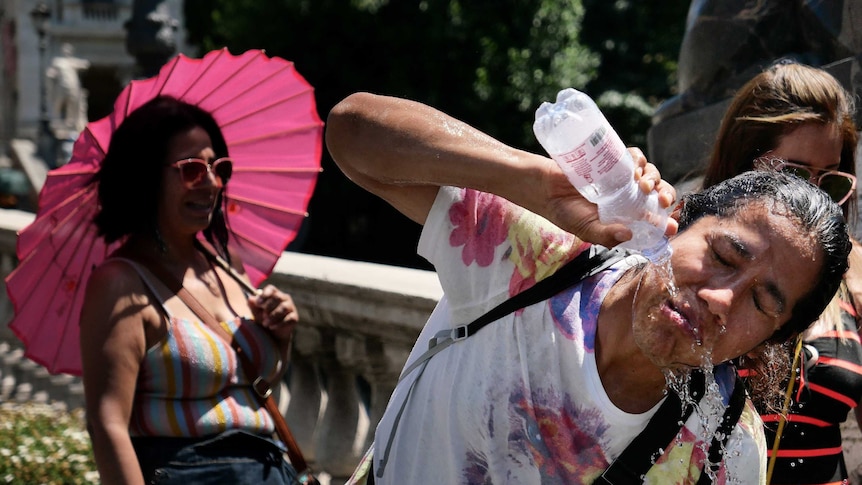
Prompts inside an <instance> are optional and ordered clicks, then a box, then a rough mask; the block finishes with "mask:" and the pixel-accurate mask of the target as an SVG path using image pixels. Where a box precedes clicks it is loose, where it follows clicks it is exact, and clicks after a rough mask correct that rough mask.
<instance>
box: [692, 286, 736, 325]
mask: <svg viewBox="0 0 862 485" xmlns="http://www.w3.org/2000/svg"><path fill="white" fill-rule="evenodd" d="M697 294H698V296H699V297H700V298H701V299H702V300H703V301H704V302H706V306H707V309H709V312H710V313H712V314H713V315H716V316H718V317H719V318H720V319H721V320H722V321H724V320H725V319H726V318H727V315H728V313H729V312H730V308H731V306H732V305H733V298H734V290H733V288H731V287H727V286H725V287H718V288H713V287H703V288H701V289H700V290H698V292H697Z"/></svg>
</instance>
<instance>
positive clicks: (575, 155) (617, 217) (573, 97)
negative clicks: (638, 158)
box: [533, 88, 670, 261]
mask: <svg viewBox="0 0 862 485" xmlns="http://www.w3.org/2000/svg"><path fill="white" fill-rule="evenodd" d="M533 131H534V132H535V134H536V138H537V139H538V140H539V143H541V144H542V146H543V147H544V148H545V150H546V151H547V152H548V154H549V155H551V158H553V159H554V161H556V162H557V164H558V165H559V166H560V168H561V169H562V171H563V173H564V174H565V175H566V177H567V178H568V179H569V181H570V182H571V183H572V185H573V186H574V187H575V188H576V189H577V190H578V191H579V192H580V193H581V194H582V195H583V196H584V198H586V199H587V200H589V201H590V202H593V203H595V204H596V205H597V206H598V214H599V219H600V221H601V222H602V223H605V224H610V223H621V224H624V225H626V226H627V227H628V228H629V229H631V231H632V239H631V240H629V241H627V242H626V243H623V244H621V246H623V247H628V248H631V249H634V250H638V251H641V252H643V253H644V255H645V256H647V257H648V258H649V259H651V260H652V261H663V260H666V259H667V258H668V257H669V256H670V246H669V244H668V241H667V237H666V235H665V232H666V230H667V227H668V211H667V208H666V207H665V206H663V204H662V202H661V201H660V200H659V198H658V194H657V193H656V192H655V191H651V192H649V193H644V191H642V190H640V188H639V182H638V181H636V180H635V164H634V161H633V159H632V157H631V156H630V154H629V152H628V151H627V150H626V148H625V145H623V143H622V141H621V140H620V139H619V137H618V136H617V134H616V132H615V131H614V130H613V128H612V127H611V126H610V124H609V123H608V121H607V119H605V117H604V115H603V114H602V113H601V111H599V109H598V107H597V106H596V104H595V103H594V102H593V100H592V99H590V98H589V96H587V95H586V94H584V93H581V92H580V91H576V90H574V89H571V88H568V89H564V90H562V91H560V92H559V93H558V94H557V100H556V102H555V103H553V104H551V103H542V105H541V106H540V107H539V109H538V110H536V122H535V124H534V125H533Z"/></svg>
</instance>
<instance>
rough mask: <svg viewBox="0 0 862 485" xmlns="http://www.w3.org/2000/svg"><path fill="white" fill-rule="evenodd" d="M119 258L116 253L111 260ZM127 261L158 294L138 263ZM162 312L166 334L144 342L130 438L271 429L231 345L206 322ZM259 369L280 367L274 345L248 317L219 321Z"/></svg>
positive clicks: (268, 370) (268, 371) (269, 419)
mask: <svg viewBox="0 0 862 485" xmlns="http://www.w3.org/2000/svg"><path fill="white" fill-rule="evenodd" d="M116 259H120V258H116ZM124 261H127V262H128V263H129V264H131V266H132V267H134V268H135V270H136V271H137V272H138V274H139V275H140V276H141V279H142V280H143V281H144V283H145V284H146V285H147V287H148V288H149V290H150V292H151V293H152V294H153V295H156V298H157V299H158V296H157V295H159V293H158V292H156V291H155V289H154V287H153V285H152V283H151V282H150V281H149V279H148V278H147V276H146V274H145V273H144V272H143V271H142V269H141V268H140V267H139V266H138V265H137V264H136V263H134V262H132V261H129V260H124ZM158 301H159V304H160V305H161V307H162V309H163V311H164V312H165V315H167V317H168V320H169V323H168V331H167V335H166V336H165V337H164V338H163V339H162V340H161V341H160V342H158V343H157V344H155V345H153V346H152V347H151V348H149V349H148V350H147V352H146V354H145V356H144V360H143V362H142V363H141V368H140V371H139V373H138V381H137V387H136V390H135V400H134V403H133V407H132V416H131V421H130V423H129V433H130V434H131V435H132V436H172V437H194V436H207V435H213V434H218V433H221V432H223V431H226V430H229V429H242V430H246V431H249V432H251V433H256V434H271V433H272V432H273V431H274V429H275V427H274V423H273V420H272V417H271V416H270V414H269V413H268V412H267V411H266V409H265V408H263V406H261V405H260V403H259V401H258V400H257V398H256V396H255V395H254V392H253V391H252V389H251V387H250V386H251V385H250V382H249V380H248V379H247V378H246V376H245V373H244V372H243V371H242V367H241V366H240V362H239V361H238V359H237V355H236V351H234V349H233V348H232V347H231V345H230V344H229V343H228V342H225V341H224V340H223V339H222V338H220V337H219V336H218V334H216V333H215V332H213V331H212V330H211V329H210V328H209V327H208V326H207V325H206V324H205V323H204V322H202V321H199V320H189V319H186V318H178V317H175V316H173V315H171V312H170V311H168V309H167V307H166V306H165V304H164V301H162V300H161V299H158ZM221 325H222V327H223V328H224V329H225V330H226V331H227V333H228V334H230V335H232V336H233V338H234V339H235V340H236V341H237V343H238V344H239V346H240V347H241V348H242V349H243V351H244V352H245V353H246V355H248V356H249V357H250V359H251V361H252V362H253V363H254V367H255V369H261V370H262V372H261V374H262V375H265V376H269V375H272V374H273V373H274V372H275V371H276V370H277V369H278V367H279V365H280V355H281V353H280V350H279V346H278V343H277V342H276V341H275V340H274V339H273V338H272V337H271V336H270V335H269V334H268V332H267V331H266V330H265V329H264V328H263V327H261V326H260V325H257V324H256V323H255V322H254V321H253V320H252V319H250V318H244V317H236V318H234V319H233V320H231V321H227V322H221Z"/></svg>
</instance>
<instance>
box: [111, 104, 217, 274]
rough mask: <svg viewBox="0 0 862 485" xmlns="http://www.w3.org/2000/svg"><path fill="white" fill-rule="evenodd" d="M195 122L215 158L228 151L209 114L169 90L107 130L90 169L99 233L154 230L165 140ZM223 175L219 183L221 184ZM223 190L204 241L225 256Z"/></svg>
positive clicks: (113, 235) (149, 232)
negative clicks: (100, 155)
mask: <svg viewBox="0 0 862 485" xmlns="http://www.w3.org/2000/svg"><path fill="white" fill-rule="evenodd" d="M195 127H200V128H202V129H203V130H204V131H206V132H207V134H208V135H209V137H210V140H211V141H212V148H213V150H214V151H215V156H216V158H221V157H226V156H228V149H227V143H226V142H225V139H224V136H223V135H222V132H221V129H220V128H219V126H218V124H217V123H216V121H215V119H214V118H213V116H212V115H211V114H210V113H208V112H206V111H204V110H203V109H201V108H199V107H197V106H194V105H192V104H189V103H186V102H183V101H180V100H178V99H176V98H173V97H170V96H158V97H156V98H153V99H152V100H150V101H148V102H147V103H145V104H143V105H141V106H140V107H139V108H137V109H135V110H134V111H133V112H132V113H131V114H129V116H128V117H126V119H125V120H123V122H122V123H121V124H120V126H118V127H117V129H116V131H114V133H113V135H112V136H111V144H110V146H109V147H108V153H107V154H106V155H105V159H104V160H103V161H102V166H101V168H100V169H99V172H98V173H97V174H96V175H95V177H96V181H97V182H98V187H99V211H98V213H97V214H96V217H95V219H94V222H95V223H96V227H97V228H98V231H99V235H101V236H103V237H104V238H105V241H106V242H108V243H112V242H114V241H117V240H119V239H121V238H123V237H126V236H130V235H138V236H142V235H153V234H156V236H157V237H158V235H157V229H156V228H157V226H156V219H157V212H158V199H159V194H160V193H161V191H162V170H163V168H164V165H165V163H167V162H168V160H165V158H166V157H167V155H168V145H169V144H170V142H171V140H172V139H173V138H174V137H175V136H177V135H179V134H182V133H185V132H187V131H189V130H190V129H192V128H195ZM227 182H228V181H227V180H225V184H227ZM223 205H224V197H223V191H222V192H219V195H218V199H217V201H216V206H215V210H214V212H213V216H212V221H211V222H210V225H209V226H208V227H207V228H206V229H205V230H204V231H203V233H204V237H206V239H207V241H209V242H210V244H212V245H213V247H215V248H216V250H217V251H218V252H219V253H221V255H222V257H224V258H227V259H228V260H229V258H230V256H229V254H228V251H227V240H228V222H227V219H226V217H225V211H224V207H223Z"/></svg>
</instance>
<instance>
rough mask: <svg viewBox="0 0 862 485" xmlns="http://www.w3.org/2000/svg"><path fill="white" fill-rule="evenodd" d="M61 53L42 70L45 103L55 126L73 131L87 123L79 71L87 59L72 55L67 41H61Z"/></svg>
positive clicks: (76, 131) (86, 63)
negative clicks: (44, 81)
mask: <svg viewBox="0 0 862 485" xmlns="http://www.w3.org/2000/svg"><path fill="white" fill-rule="evenodd" d="M61 53H62V54H61V55H60V56H57V57H55V58H53V59H52V60H51V65H50V66H49V67H48V68H47V69H46V72H45V78H46V83H45V88H46V95H47V98H48V106H49V108H50V110H51V120H52V126H53V127H54V128H55V129H61V130H65V131H67V132H74V133H75V134H77V133H80V132H81V131H83V129H84V128H85V127H86V126H87V93H86V91H85V90H84V89H83V88H82V87H81V77H80V72H81V71H85V70H87V69H89V68H90V61H88V60H86V59H81V58H79V57H75V56H74V49H73V47H72V45H71V44H63V45H62V47H61Z"/></svg>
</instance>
